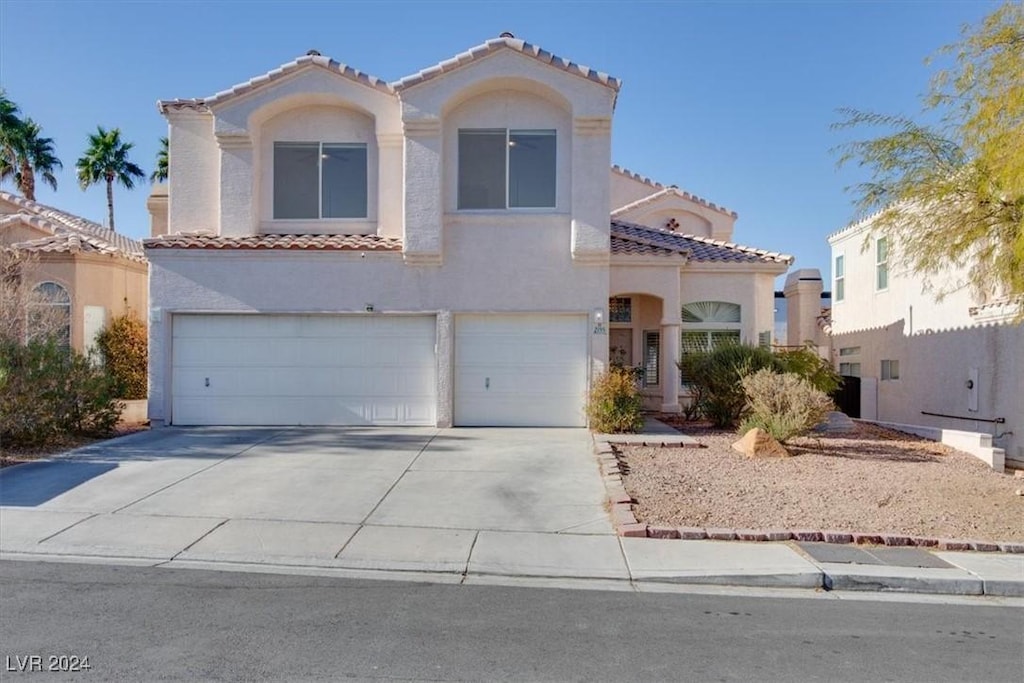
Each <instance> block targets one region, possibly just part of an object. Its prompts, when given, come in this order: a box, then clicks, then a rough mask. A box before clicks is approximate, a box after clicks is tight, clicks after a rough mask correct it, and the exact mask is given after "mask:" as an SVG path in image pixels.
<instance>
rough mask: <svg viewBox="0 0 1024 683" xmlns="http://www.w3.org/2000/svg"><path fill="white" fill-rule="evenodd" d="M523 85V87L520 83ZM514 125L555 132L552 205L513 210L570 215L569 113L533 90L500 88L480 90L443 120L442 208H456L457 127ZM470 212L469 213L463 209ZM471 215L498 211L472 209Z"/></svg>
mask: <svg viewBox="0 0 1024 683" xmlns="http://www.w3.org/2000/svg"><path fill="white" fill-rule="evenodd" d="M524 87H525V86H524ZM460 128H509V129H513V128H518V129H527V130H541V129H554V130H555V135H556V145H557V147H556V151H555V155H556V159H557V161H556V164H557V172H558V173H557V176H556V196H555V201H556V206H555V208H554V209H553V210H548V209H514V210H513V211H516V212H518V213H522V214H530V213H559V214H565V215H570V214H571V209H572V170H573V168H572V144H573V139H572V114H571V113H570V112H569V111H568V110H566V109H565V108H564V104H563V103H556V102H552V101H551V100H550V99H548V98H546V97H543V96H542V95H540V94H538V93H536V92H530V91H528V90H509V89H505V88H500V89H497V90H490V91H484V92H482V93H480V94H479V95H476V96H474V97H471V98H468V99H466V100H464V101H462V102H461V103H460V104H459V105H458V106H456V107H454V108H453V109H452V110H451V111H450V112H449V113H448V114H447V116H445V119H444V128H443V136H444V145H443V148H442V150H443V151H442V155H443V158H444V159H445V160H446V161H447V162H448V163H445V164H444V185H443V192H444V211H445V213H446V214H451V213H455V212H456V211H458V182H459V169H458V163H457V159H458V158H459V129H460ZM466 213H470V212H466ZM472 213H473V214H478V213H480V214H485V213H491V214H496V213H501V214H507V211H501V212H495V211H488V210H475V211H473V212H472Z"/></svg>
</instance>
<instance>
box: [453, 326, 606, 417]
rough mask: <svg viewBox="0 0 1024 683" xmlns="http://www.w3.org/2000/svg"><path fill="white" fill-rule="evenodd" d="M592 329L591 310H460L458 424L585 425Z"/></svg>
mask: <svg viewBox="0 0 1024 683" xmlns="http://www.w3.org/2000/svg"><path fill="white" fill-rule="evenodd" d="M587 331H588V328H587V319H586V316H575V315H541V314H538V315H466V316H459V317H458V318H457V319H456V341H455V357H456V372H455V386H454V392H455V422H456V424H460V425H467V426H473V425H508V426H583V425H585V423H586V418H585V416H584V414H583V404H584V401H585V399H586V386H587V370H588V367H589V363H588V358H589V351H588V346H587V342H588V335H587Z"/></svg>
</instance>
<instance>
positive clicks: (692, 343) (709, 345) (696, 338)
mask: <svg viewBox="0 0 1024 683" xmlns="http://www.w3.org/2000/svg"><path fill="white" fill-rule="evenodd" d="M741 315H742V310H741V308H740V305H739V304H734V303H729V302H728V301H694V302H691V303H688V304H684V305H683V309H682V318H683V325H682V333H681V334H682V339H681V343H680V349H679V350H680V353H682V354H684V355H685V354H689V353H700V352H702V351H713V350H714V349H716V348H718V347H720V346H723V345H725V344H739V343H740V320H741ZM681 380H682V383H683V384H684V385H685V384H686V378H685V377H681Z"/></svg>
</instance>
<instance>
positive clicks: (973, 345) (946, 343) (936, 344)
mask: <svg viewBox="0 0 1024 683" xmlns="http://www.w3.org/2000/svg"><path fill="white" fill-rule="evenodd" d="M832 348H833V358H834V360H835V362H836V363H838V362H840V360H841V361H843V362H855V363H860V364H861V377H862V378H874V379H876V380H877V406H878V409H877V415H876V416H874V417H877V419H879V420H882V421H886V422H897V423H902V424H911V425H924V426H930V427H941V428H944V429H956V430H964V431H974V432H981V433H988V434H999V433H1001V432H1013V434H1008V435H1006V436H1004V437H1002V438H1000V439H996V440H995V442H994V444H995V445H996V446H997V447H1001V448H1004V449H1006V458H1007V460H1016V461H1019V462H1020V463H1021V465H1022V466H1024V401H1021V397H1022V396H1024V326H1021V325H1016V326H1014V325H992V326H985V327H971V328H965V329H958V330H943V331H941V332H931V333H919V334H914V335H909V336H908V335H906V334H905V333H904V325H903V321H896V322H894V323H893V324H892V325H889V326H887V327H884V328H879V329H874V330H863V331H859V332H851V333H846V334H838V335H835V336H833V338H832ZM843 348H849V349H853V348H859V349H860V352H859V353H857V354H855V355H848V356H843V357H841V358H840V356H839V350H840V349H843ZM883 359H884V360H897V361H899V374H900V377H899V379H898V380H882V379H881V362H882V360H883ZM972 369H974V370H976V372H977V373H978V380H977V384H976V386H975V387H974V389H973V391H975V392H976V396H977V406H978V410H977V411H973V410H971V409H970V408H971V405H972V404H971V402H970V395H971V392H972V389H969V388H968V387H967V381H968V379H971V371H972ZM868 398H869V399H870V398H871V397H868ZM862 402H863V400H862ZM922 411H926V412H930V413H942V414H946V415H954V416H958V417H964V418H971V417H977V418H983V419H995V418H997V417H1002V418H1005V419H1006V423H1005V424H1002V425H993V424H991V423H987V422H978V421H974V420H970V419H964V420H960V419H954V418H951V417H950V418H942V417H936V416H931V415H924V414H922ZM869 417H871V416H869Z"/></svg>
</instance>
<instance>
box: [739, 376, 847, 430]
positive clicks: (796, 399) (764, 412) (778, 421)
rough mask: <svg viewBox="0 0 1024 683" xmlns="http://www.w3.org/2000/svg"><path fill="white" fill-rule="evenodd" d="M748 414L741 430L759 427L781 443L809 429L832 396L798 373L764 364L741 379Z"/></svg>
mask: <svg viewBox="0 0 1024 683" xmlns="http://www.w3.org/2000/svg"><path fill="white" fill-rule="evenodd" d="M742 386H743V391H744V392H745V393H746V396H747V405H746V409H747V414H746V417H745V418H744V419H743V422H742V424H741V425H740V432H741V433H743V432H746V431H747V430H749V429H753V428H754V427H760V428H761V429H763V430H765V431H766V432H768V433H769V434H771V435H772V436H773V437H775V439H776V440H777V441H778V442H780V443H785V442H786V441H787V440H789V439H792V438H793V437H794V436H800V435H802V434H806V433H807V432H809V431H811V429H813V428H814V426H815V425H818V424H820V423H821V422H822V421H823V420H824V419H825V418H826V417H827V416H828V413H829V411H830V410H833V409H834V406H833V405H832V400H831V399H830V398H829V397H828V396H826V395H825V393H824V392H822V391H821V390H820V389H817V388H815V387H814V386H813V385H812V384H811V383H810V382H809V381H807V380H806V379H804V378H802V377H800V376H799V375H797V374H794V373H791V372H786V373H782V374H779V373H776V372H774V371H773V370H772V369H769V368H765V369H762V370H758V371H757V372H755V373H753V374H750V375H748V376H746V377H744V378H743V380H742Z"/></svg>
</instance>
